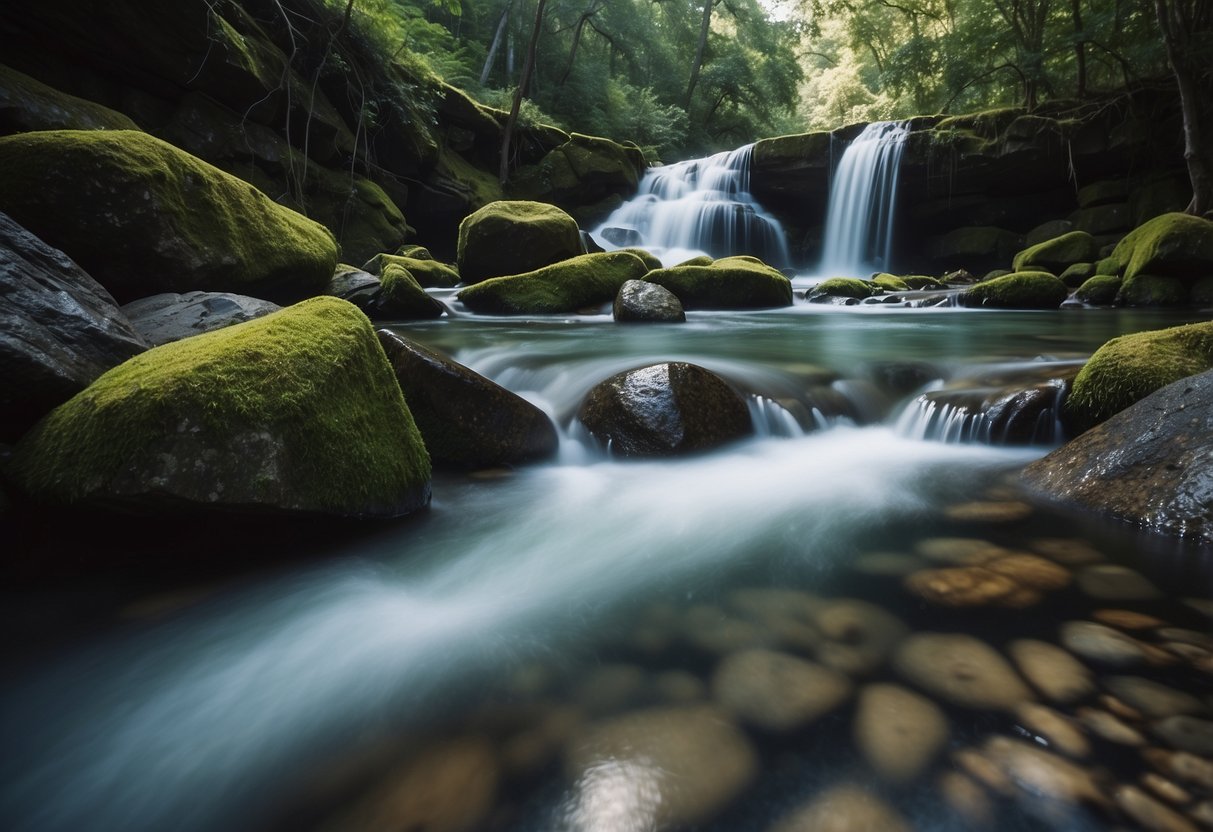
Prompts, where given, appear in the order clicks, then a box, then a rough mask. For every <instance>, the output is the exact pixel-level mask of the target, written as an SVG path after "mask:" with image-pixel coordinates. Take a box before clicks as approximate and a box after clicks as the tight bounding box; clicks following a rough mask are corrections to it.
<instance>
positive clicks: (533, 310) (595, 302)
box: [458, 251, 649, 315]
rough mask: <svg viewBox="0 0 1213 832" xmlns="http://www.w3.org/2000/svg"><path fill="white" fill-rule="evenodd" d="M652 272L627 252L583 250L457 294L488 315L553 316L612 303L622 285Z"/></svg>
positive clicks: (478, 284)
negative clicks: (552, 262) (567, 258)
mask: <svg viewBox="0 0 1213 832" xmlns="http://www.w3.org/2000/svg"><path fill="white" fill-rule="evenodd" d="M648 271H649V267H648V266H646V265H645V264H644V261H642V260H641V259H640V258H639V257H637V256H636V255H634V254H629V253H627V252H623V251H610V252H606V253H604V254H583V255H581V256H580V257H574V258H572V259H570V260H564V261H562V262H560V263H555V264H553V265H551V266H545V267H544V268H541V269H537V270H535V271H533V272H526V273H525V274H515V275H509V276H508V277H494V278H491V279H489V280H485V281H483V282H481V283H477V284H476V285H474V286H469V287H467V288H466V289H464V290H463V291H461V292H460V293H459V295H458V297H459V300H461V301H463V303H464V305H465V306H467V308H468V309H471V310H472V311H473V312H481V313H485V314H489V315H550V314H558V313H563V312H576V311H578V310H581V309H586V308H589V307H595V306H601V305H602V304H606V303H611V302H613V301H614V300H615V296H616V295H617V294H618V293H619V290H620V289H621V288H623V284H625V283H627V282H628V281H629V280H640V279H641V278H643V277H644V276H645V275H646V274H647V273H648Z"/></svg>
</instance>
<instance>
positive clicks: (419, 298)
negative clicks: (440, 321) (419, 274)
mask: <svg viewBox="0 0 1213 832" xmlns="http://www.w3.org/2000/svg"><path fill="white" fill-rule="evenodd" d="M369 309H370V311H371V312H372V313H373V315H372V316H373V317H376V318H397V319H407V318H439V317H442V313H443V312H445V311H446V307H445V306H443V305H442V304H441V303H440V302H439V301H437V300H435V299H434V298H432V297H430V296H429V295H428V294H426V291H425V289H423V288H422V287H421V284H420V283H418V282H417V281H416V280H415V279H414V278H413V275H412V274H410V273H409V270H408V269H406V268H404V267H403V266H400V265H397V264H396V263H392V264H389V265H388V266H386V267H385V268H384V269H383V274H381V275H379V294H378V295H377V296H376V297H375V299H374V300H373V301H372V302H371V303H370V305H369Z"/></svg>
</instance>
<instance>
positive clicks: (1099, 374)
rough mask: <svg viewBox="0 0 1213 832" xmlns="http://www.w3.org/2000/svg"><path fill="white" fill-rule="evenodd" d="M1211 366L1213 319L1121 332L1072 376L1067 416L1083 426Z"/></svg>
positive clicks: (1079, 426) (1098, 421)
mask: <svg viewBox="0 0 1213 832" xmlns="http://www.w3.org/2000/svg"><path fill="white" fill-rule="evenodd" d="M1210 368H1213V322H1210V323H1200V324H1189V325H1188V326H1177V327H1173V328H1171V329H1163V330H1155V331H1151V332H1138V333H1135V334H1132V335H1122V336H1121V337H1119V338H1113V339H1112V340H1111V341H1109V342H1107V343H1106V344H1104V345H1103V346H1102V347H1100V348H1099V349H1098V350H1097V351H1096V352H1095V354H1094V355H1093V356H1091V360H1090V361H1088V362H1087V363H1086V366H1084V367H1083V368H1082V370H1081V371H1080V372H1079V373H1078V376H1077V377H1076V378H1075V379H1074V387H1073V389H1072V390H1071V392H1070V395H1069V397H1068V398H1067V399H1066V403H1065V408H1064V411H1065V415H1066V418H1067V420H1068V421H1069V422H1070V423H1071V424H1072V425H1073V427H1074V428H1075V429H1077V430H1087V429H1088V428H1091V427H1093V426H1095V425H1097V424H1099V423H1100V422H1102V421H1104V420H1105V419H1107V418H1108V417H1110V416H1112V415H1113V414H1115V413H1119V412H1120V411H1121V410H1124V409H1125V408H1126V407H1128V406H1129V405H1131V404H1133V403H1134V402H1137V401H1139V400H1141V399H1144V398H1145V397H1146V396H1148V395H1150V394H1151V393H1153V392H1154V391H1155V390H1158V389H1160V388H1162V387H1165V386H1166V385H1168V384H1171V383H1172V382H1175V381H1179V380H1180V379H1181V378H1186V377H1188V376H1190V375H1195V374H1196V373H1203V372H1204V371H1206V370H1208V369H1210Z"/></svg>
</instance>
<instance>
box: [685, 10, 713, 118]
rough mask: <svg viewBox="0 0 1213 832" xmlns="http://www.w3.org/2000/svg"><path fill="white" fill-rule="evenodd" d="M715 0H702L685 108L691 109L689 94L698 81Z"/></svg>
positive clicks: (690, 94) (693, 90) (692, 92)
mask: <svg viewBox="0 0 1213 832" xmlns="http://www.w3.org/2000/svg"><path fill="white" fill-rule="evenodd" d="M715 5H716V0H703V23H701V24H700V26H699V46H697V47H696V48H695V60H694V62H692V64H691V79H690V80H689V81H688V82H687V95H686V102H685V108H684V109H686V111H687V112H688V113H689V112H690V111H691V96H692V95H694V94H695V85H696V84H698V83H699V70H701V69H702V68H703V53H704V51H705V50H706V49H707V46H708V31H709V30H710V29H711V28H712V7H713V6H715Z"/></svg>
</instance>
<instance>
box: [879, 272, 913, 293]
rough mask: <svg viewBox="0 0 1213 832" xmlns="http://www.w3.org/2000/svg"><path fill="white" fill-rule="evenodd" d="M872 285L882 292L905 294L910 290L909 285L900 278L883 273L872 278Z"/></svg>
mask: <svg viewBox="0 0 1213 832" xmlns="http://www.w3.org/2000/svg"><path fill="white" fill-rule="evenodd" d="M872 283H874V284H876V287H877V288H878V289H880V290H881V291H883V292H905V291H907V290H908V289H909V288H910V284H908V283H906V282H905V281H904V280H902V279H901V278H900V277H897V276H896V275H892V274H886V273H884V272H882V273H880V274H878V275H876V276H875V277H874V278H872Z"/></svg>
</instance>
